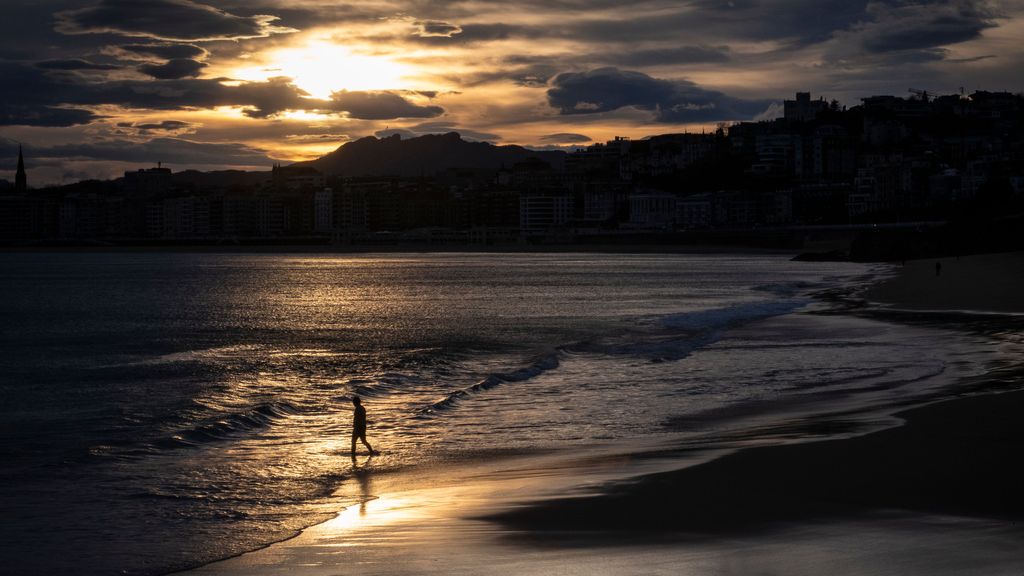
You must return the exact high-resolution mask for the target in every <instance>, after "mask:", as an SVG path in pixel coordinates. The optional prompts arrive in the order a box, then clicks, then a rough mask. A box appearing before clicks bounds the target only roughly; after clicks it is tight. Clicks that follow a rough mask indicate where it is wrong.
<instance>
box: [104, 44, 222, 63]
mask: <svg viewBox="0 0 1024 576" xmlns="http://www.w3.org/2000/svg"><path fill="white" fill-rule="evenodd" d="M118 48H120V49H121V50H126V51H128V52H134V53H135V54H141V55H143V56H156V57H157V58H166V59H167V60H173V59H175V58H192V59H193V60H196V59H199V58H204V57H205V56H206V55H207V52H206V50H204V49H203V48H200V47H199V46H195V45H193V44H122V45H120V46H118Z"/></svg>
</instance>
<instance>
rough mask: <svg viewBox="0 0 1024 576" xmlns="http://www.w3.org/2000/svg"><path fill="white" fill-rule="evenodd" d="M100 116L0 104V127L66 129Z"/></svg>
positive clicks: (37, 106) (47, 107)
mask: <svg viewBox="0 0 1024 576" xmlns="http://www.w3.org/2000/svg"><path fill="white" fill-rule="evenodd" d="M99 118H101V116H99V115H97V114H95V113H94V112H91V111H89V110H79V109H75V108H58V107H56V106H45V105H24V104H23V105H18V104H11V103H9V102H0V126H47V127H62V128H63V127H67V126H77V125H79V124H88V123H90V122H93V121H94V120H98V119H99Z"/></svg>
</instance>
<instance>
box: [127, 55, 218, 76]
mask: <svg viewBox="0 0 1024 576" xmlns="http://www.w3.org/2000/svg"><path fill="white" fill-rule="evenodd" d="M205 67H206V64H205V63H204V62H197V61H196V60H192V59H191V58H174V59H173V60H168V61H167V62H166V63H164V64H142V65H141V66H139V72H142V73H143V74H148V75H150V76H152V77H153V78H158V79H160V80H177V79H179V78H195V77H196V76H199V74H200V73H201V72H202V71H203V68H205Z"/></svg>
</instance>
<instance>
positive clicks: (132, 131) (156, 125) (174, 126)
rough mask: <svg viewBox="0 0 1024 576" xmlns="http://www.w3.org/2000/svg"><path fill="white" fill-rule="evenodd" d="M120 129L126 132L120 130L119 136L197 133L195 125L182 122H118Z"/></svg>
mask: <svg viewBox="0 0 1024 576" xmlns="http://www.w3.org/2000/svg"><path fill="white" fill-rule="evenodd" d="M117 126H118V128H123V129H124V130H118V131H117V133H119V134H129V135H145V134H152V133H154V132H158V133H159V132H163V133H166V134H171V133H174V134H184V133H189V132H195V127H196V125H195V124H192V123H191V122H183V121H181V120H163V121H161V122H118V123H117Z"/></svg>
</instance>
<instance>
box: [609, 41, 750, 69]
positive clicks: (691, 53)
mask: <svg viewBox="0 0 1024 576" xmlns="http://www.w3.org/2000/svg"><path fill="white" fill-rule="evenodd" d="M599 56H600V58H601V59H602V60H604V61H606V62H612V63H616V64H621V65H623V66H659V65H665V64H696V63H707V62H728V61H729V59H730V58H731V56H730V54H729V47H728V46H714V47H711V46H673V47H669V48H648V49H643V50H616V51H611V52H606V53H603V54H600V55H599Z"/></svg>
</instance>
